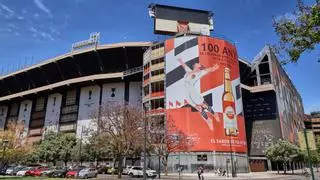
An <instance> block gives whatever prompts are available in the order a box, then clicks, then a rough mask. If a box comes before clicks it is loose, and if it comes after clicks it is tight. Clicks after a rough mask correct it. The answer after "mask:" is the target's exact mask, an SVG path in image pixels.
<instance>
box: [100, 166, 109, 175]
mask: <svg viewBox="0 0 320 180" xmlns="http://www.w3.org/2000/svg"><path fill="white" fill-rule="evenodd" d="M108 169H109V168H108V167H107V166H100V167H98V174H107V172H108Z"/></svg>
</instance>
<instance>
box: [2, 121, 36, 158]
mask: <svg viewBox="0 0 320 180" xmlns="http://www.w3.org/2000/svg"><path fill="white" fill-rule="evenodd" d="M23 130H24V125H23V124H22V123H21V122H16V121H12V122H9V123H8V125H7V128H6V129H5V130H2V131H0V143H3V141H4V140H7V141H8V143H7V145H6V149H5V159H4V162H2V164H6V163H20V162H23V160H24V157H25V156H26V155H28V154H31V153H32V152H33V147H32V146H24V144H26V143H27V141H26V138H22V136H21V134H22V133H23ZM1 151H3V149H2V148H1ZM2 153H3V152H1V154H2Z"/></svg>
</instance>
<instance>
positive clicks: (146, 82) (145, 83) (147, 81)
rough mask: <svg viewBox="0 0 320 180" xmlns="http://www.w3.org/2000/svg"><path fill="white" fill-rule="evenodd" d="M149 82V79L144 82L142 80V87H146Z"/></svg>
mask: <svg viewBox="0 0 320 180" xmlns="http://www.w3.org/2000/svg"><path fill="white" fill-rule="evenodd" d="M149 82H150V79H149V78H148V79H146V80H143V86H146V85H147V84H149Z"/></svg>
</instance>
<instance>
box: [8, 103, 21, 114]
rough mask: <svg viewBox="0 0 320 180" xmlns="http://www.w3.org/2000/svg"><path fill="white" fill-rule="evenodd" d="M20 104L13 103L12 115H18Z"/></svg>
mask: <svg viewBox="0 0 320 180" xmlns="http://www.w3.org/2000/svg"><path fill="white" fill-rule="evenodd" d="M18 109H19V107H18V104H12V105H11V109H10V116H17V115H18Z"/></svg>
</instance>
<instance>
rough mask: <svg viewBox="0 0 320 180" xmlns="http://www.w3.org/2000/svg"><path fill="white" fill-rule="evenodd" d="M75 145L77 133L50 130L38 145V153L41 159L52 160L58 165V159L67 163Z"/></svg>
mask: <svg viewBox="0 0 320 180" xmlns="http://www.w3.org/2000/svg"><path fill="white" fill-rule="evenodd" d="M75 145H76V137H75V135H73V134H64V133H56V132H53V131H49V132H46V134H45V136H44V139H43V141H41V143H40V144H39V145H38V146H37V155H38V158H39V159H41V160H45V161H46V162H52V163H53V165H56V163H57V161H63V162H64V163H65V165H67V163H68V162H69V161H70V160H71V154H72V152H73V151H72V149H73V147H74V146H75Z"/></svg>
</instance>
